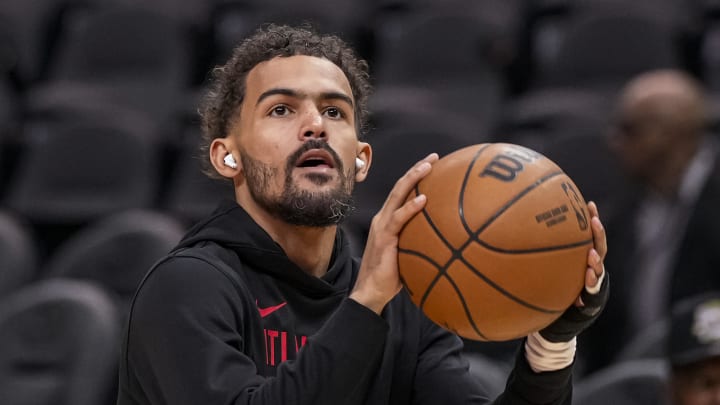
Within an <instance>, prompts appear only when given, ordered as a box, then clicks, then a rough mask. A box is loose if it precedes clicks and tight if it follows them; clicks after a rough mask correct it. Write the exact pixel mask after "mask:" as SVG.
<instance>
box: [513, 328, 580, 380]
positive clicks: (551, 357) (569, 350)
mask: <svg viewBox="0 0 720 405" xmlns="http://www.w3.org/2000/svg"><path fill="white" fill-rule="evenodd" d="M576 344H577V339H576V338H572V339H571V340H570V341H568V342H550V341H548V340H547V339H545V338H543V337H542V335H541V334H540V333H538V332H533V333H531V334H530V335H528V337H527V339H526V340H525V358H527V361H528V364H530V368H532V370H533V371H535V372H536V373H539V372H542V371H555V370H560V369H563V368H565V367H567V366H569V365H571V364H572V362H573V360H574V359H575V347H576Z"/></svg>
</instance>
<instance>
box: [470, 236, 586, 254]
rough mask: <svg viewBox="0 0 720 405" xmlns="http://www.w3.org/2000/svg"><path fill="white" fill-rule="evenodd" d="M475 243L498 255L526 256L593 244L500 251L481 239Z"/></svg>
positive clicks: (580, 242)
mask: <svg viewBox="0 0 720 405" xmlns="http://www.w3.org/2000/svg"><path fill="white" fill-rule="evenodd" d="M475 242H477V243H478V244H480V245H482V247H484V248H486V249H488V250H492V251H494V252H498V253H510V254H516V255H517V254H527V253H541V252H552V251H553V250H563V249H571V248H575V247H579V246H583V245H589V244H592V243H593V240H592V238H591V239H586V240H581V241H579V242H573V243H568V244H565V245H556V246H549V247H541V248H534V249H502V248H499V247H495V246H492V245H490V244H488V243H486V242H483V241H482V240H481V239H477V240H476V241H475Z"/></svg>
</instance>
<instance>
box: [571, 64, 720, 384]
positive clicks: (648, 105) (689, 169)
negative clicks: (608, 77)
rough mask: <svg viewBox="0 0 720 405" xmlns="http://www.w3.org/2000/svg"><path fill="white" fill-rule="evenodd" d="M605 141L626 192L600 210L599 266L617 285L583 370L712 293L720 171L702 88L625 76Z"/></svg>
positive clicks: (666, 76)
mask: <svg viewBox="0 0 720 405" xmlns="http://www.w3.org/2000/svg"><path fill="white" fill-rule="evenodd" d="M616 114H617V115H616V121H615V122H614V125H613V130H612V131H611V132H610V134H609V137H608V142H609V146H610V148H611V150H612V151H613V153H614V155H615V157H617V159H618V162H619V165H620V167H621V169H622V170H623V171H624V174H625V175H626V176H627V178H628V180H630V181H632V182H633V184H634V187H633V188H632V191H630V192H628V193H625V194H622V195H620V194H617V195H613V196H608V197H609V198H607V201H606V202H605V203H604V205H601V206H600V209H601V211H602V214H603V218H605V220H604V223H605V226H606V229H607V234H608V245H609V251H608V257H607V260H606V265H607V268H608V269H611V271H612V273H613V275H614V277H619V278H620V280H618V282H617V283H616V284H615V285H616V286H618V289H616V290H615V291H613V292H612V298H611V299H610V302H609V304H608V307H607V309H606V312H605V314H604V315H603V316H602V317H601V319H599V321H598V323H597V324H596V326H595V327H593V328H591V330H590V331H589V333H588V334H587V336H585V339H586V341H591V342H588V343H585V344H583V347H584V348H588V349H589V350H586V351H585V353H583V354H582V355H581V356H582V359H583V361H584V362H585V371H586V372H590V371H593V370H595V369H597V368H599V367H601V366H604V365H607V364H609V362H611V361H612V360H614V357H615V355H616V354H617V353H618V352H619V350H620V349H621V348H622V347H623V345H624V344H625V343H627V342H628V340H629V339H630V338H631V337H632V336H634V335H635V334H636V333H638V332H640V331H642V330H643V328H645V327H647V326H649V325H650V324H652V323H653V322H654V321H656V320H658V319H659V318H660V317H661V316H662V315H663V314H664V313H666V312H667V310H668V309H669V308H670V306H671V305H672V303H674V302H675V301H677V300H679V299H680V298H683V297H687V296H690V295H693V294H696V293H699V292H703V291H707V290H711V289H718V288H720V272H718V269H720V249H718V246H720V217H718V215H716V212H717V207H718V206H720V167H718V165H717V160H718V159H717V155H718V146H717V145H716V139H714V138H713V137H711V136H707V135H706V130H705V128H706V122H707V118H706V104H705V100H704V96H703V90H702V88H701V86H700V84H699V83H698V82H696V81H695V80H694V79H693V78H692V77H691V76H689V75H688V74H686V73H684V72H682V71H677V70H657V71H650V72H646V73H643V74H641V75H639V76H637V77H635V78H634V79H632V80H631V81H630V82H629V83H628V84H627V85H626V87H625V88H624V89H623V90H622V92H621V94H620V97H619V100H618V102H617V112H616Z"/></svg>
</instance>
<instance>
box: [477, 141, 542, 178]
mask: <svg viewBox="0 0 720 405" xmlns="http://www.w3.org/2000/svg"><path fill="white" fill-rule="evenodd" d="M540 157H542V155H540V154H539V153H536V152H534V151H531V150H529V149H527V150H513V151H506V153H502V154H499V155H496V156H495V157H494V158H493V159H492V160H491V161H490V163H488V164H487V165H486V166H485V167H484V168H483V170H482V172H480V177H486V176H490V177H494V178H496V179H498V180H500V181H505V182H508V181H513V180H515V177H517V174H518V173H519V172H521V171H522V170H523V169H524V168H525V165H524V164H523V162H525V163H532V162H534V161H535V160H537V159H538V158H540Z"/></svg>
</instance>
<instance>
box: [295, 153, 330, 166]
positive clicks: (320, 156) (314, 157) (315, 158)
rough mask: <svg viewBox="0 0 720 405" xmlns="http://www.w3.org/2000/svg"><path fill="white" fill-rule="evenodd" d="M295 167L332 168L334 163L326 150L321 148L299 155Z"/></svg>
mask: <svg viewBox="0 0 720 405" xmlns="http://www.w3.org/2000/svg"><path fill="white" fill-rule="evenodd" d="M296 167H322V168H330V169H332V168H334V167H335V165H334V164H333V159H332V157H331V156H330V154H329V153H328V152H326V151H324V150H321V149H314V150H311V151H308V152H306V153H304V154H303V155H302V156H300V159H298V162H297V165H296Z"/></svg>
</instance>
